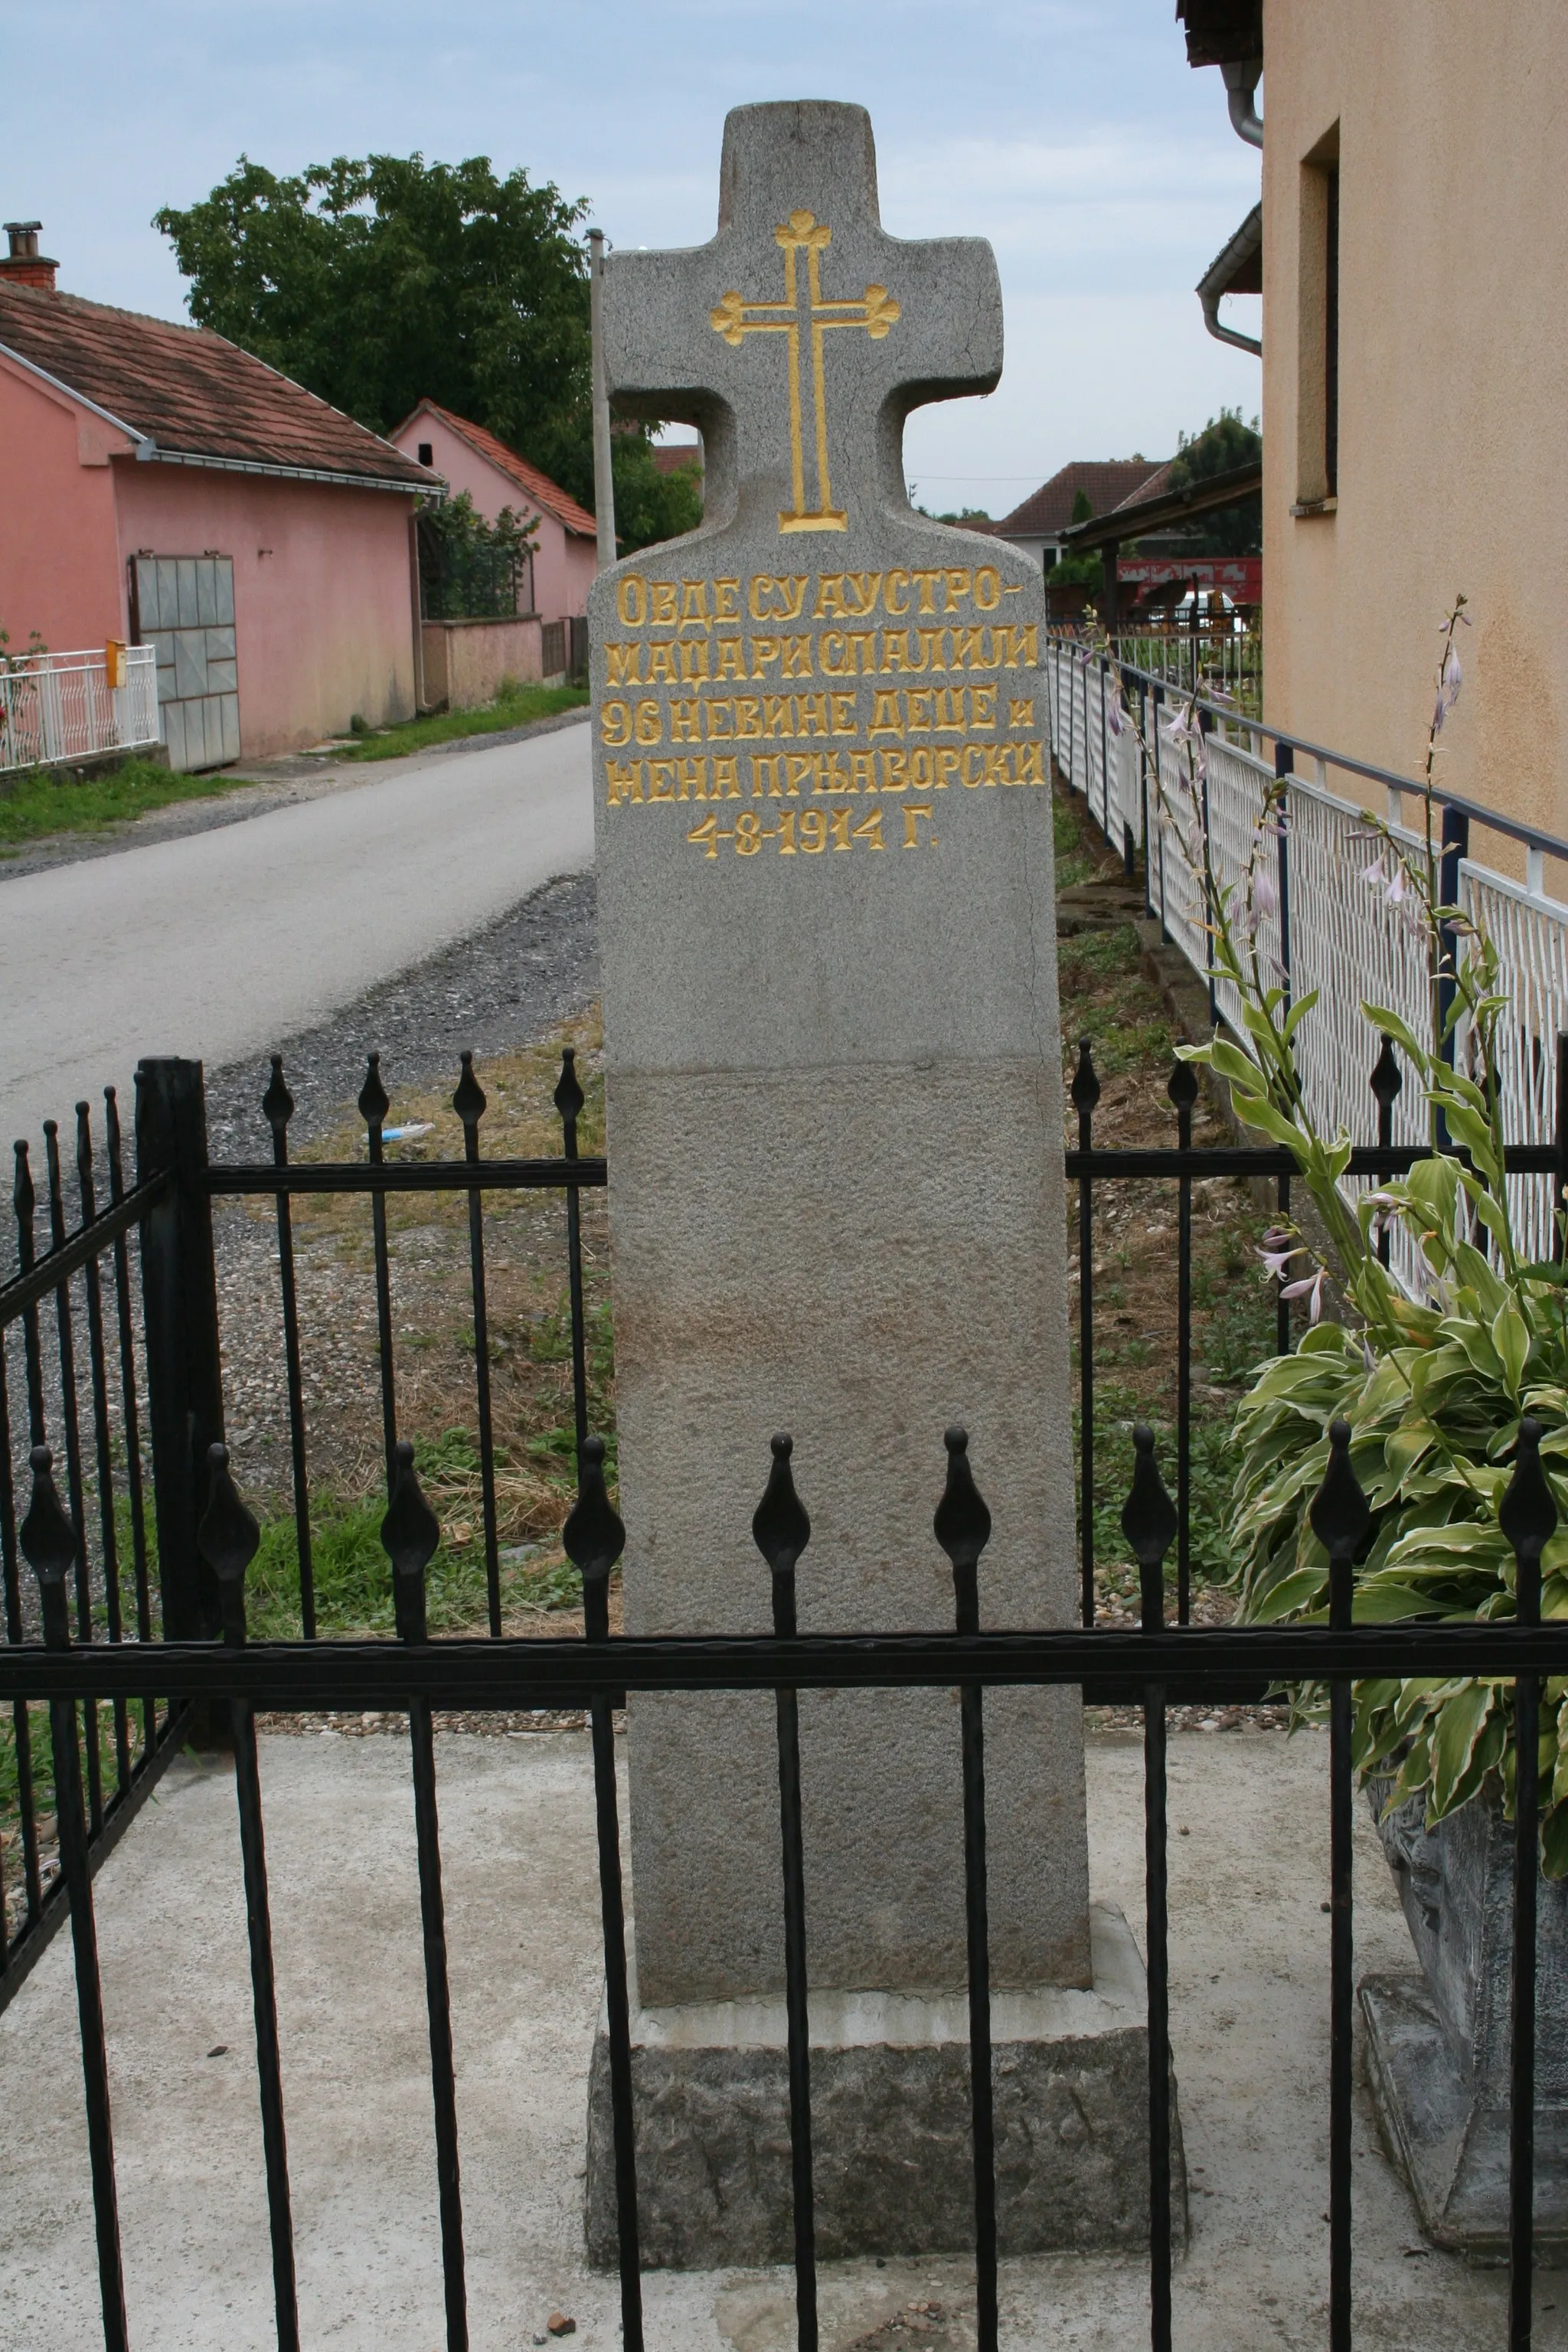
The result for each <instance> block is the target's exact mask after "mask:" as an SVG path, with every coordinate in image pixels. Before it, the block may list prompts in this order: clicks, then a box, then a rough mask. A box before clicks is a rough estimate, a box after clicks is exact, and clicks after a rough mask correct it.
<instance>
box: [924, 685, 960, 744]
mask: <svg viewBox="0 0 1568 2352" xmlns="http://www.w3.org/2000/svg"><path fill="white" fill-rule="evenodd" d="M932 699H933V700H934V701H935V704H936V731H937V733H938V734H939V735H967V733H968V732H969V730H968V728H967V727H966V726H965V724H964V719H963V687H961V686H939V687H938V688H936V690H935V693H934V695H933V697H932Z"/></svg>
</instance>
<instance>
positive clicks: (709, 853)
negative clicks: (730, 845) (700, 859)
mask: <svg viewBox="0 0 1568 2352" xmlns="http://www.w3.org/2000/svg"><path fill="white" fill-rule="evenodd" d="M686 838H687V840H688V841H694V842H695V843H696V844H697V845H698V847H699V848H700V850H701V852H702V855H703V856H704V857H717V856H718V855H719V820H718V818H717V817H713V816H705V817H704V818H703V820H702V822H701V824H694V825H693V826H692V828H691V830H690V832H689V834H688V835H687V836H686Z"/></svg>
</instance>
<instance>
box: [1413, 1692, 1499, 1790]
mask: <svg viewBox="0 0 1568 2352" xmlns="http://www.w3.org/2000/svg"><path fill="white" fill-rule="evenodd" d="M1495 1696H1496V1694H1495V1692H1494V1690H1493V1688H1492V1686H1491V1685H1490V1684H1489V1683H1479V1682H1472V1683H1467V1684H1466V1685H1465V1686H1464V1688H1463V1689H1461V1690H1459V1691H1457V1692H1456V1693H1455V1695H1454V1696H1453V1697H1452V1698H1451V1699H1450V1700H1449V1701H1448V1703H1447V1706H1445V1707H1444V1709H1443V1711H1442V1714H1441V1715H1440V1716H1439V1717H1438V1718H1437V1727H1436V1731H1435V1732H1434V1733H1433V1735H1432V1797H1431V1803H1430V1807H1429V1809H1428V1810H1429V1817H1430V1818H1431V1819H1432V1820H1435V1821H1441V1820H1442V1818H1443V1816H1444V1814H1445V1813H1446V1812H1448V1811H1452V1809H1453V1806H1454V1804H1455V1802H1456V1801H1457V1798H1456V1792H1457V1791H1458V1789H1459V1788H1460V1786H1461V1784H1462V1782H1463V1780H1464V1778H1465V1775H1466V1773H1467V1772H1468V1767H1469V1762H1470V1758H1471V1755H1472V1753H1473V1752H1474V1749H1475V1746H1476V1742H1477V1741H1478V1740H1479V1738H1480V1736H1481V1733H1482V1732H1483V1730H1484V1729H1485V1728H1486V1723H1487V1717H1488V1716H1489V1714H1490V1713H1491V1708H1492V1702H1493V1699H1494V1697H1495Z"/></svg>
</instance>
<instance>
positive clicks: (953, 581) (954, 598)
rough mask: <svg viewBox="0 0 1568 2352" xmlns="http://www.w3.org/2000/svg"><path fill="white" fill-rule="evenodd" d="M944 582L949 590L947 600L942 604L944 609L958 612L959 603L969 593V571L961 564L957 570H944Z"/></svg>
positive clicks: (949, 611)
mask: <svg viewBox="0 0 1568 2352" xmlns="http://www.w3.org/2000/svg"><path fill="white" fill-rule="evenodd" d="M942 582H943V585H944V586H945V588H946V590H947V602H946V604H944V605H943V606H942V610H943V612H944V613H956V612H957V610H958V607H959V604H961V602H962V601H963V598H964V597H965V596H967V595H968V593H969V583H970V574H969V572H968V570H967V569H966V568H965V567H964V566H963V565H960V566H959V568H958V569H957V570H956V571H953V572H944V573H943V575H942Z"/></svg>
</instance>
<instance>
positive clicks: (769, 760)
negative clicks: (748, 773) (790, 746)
mask: <svg viewBox="0 0 1568 2352" xmlns="http://www.w3.org/2000/svg"><path fill="white" fill-rule="evenodd" d="M784 757H785V755H784V752H783V751H754V752H753V753H752V799H753V800H754V801H760V800H761V799H762V797H763V785H764V784H765V785H766V786H767V789H768V792H769V793H770V794H771V795H772V797H773V799H774V800H775V801H776V800H778V799H779V798H781V796H782V795H783V793H784V786H783V785H782V784H781V783H780V782H779V770H780V769H781V768H782V767H783V765H784Z"/></svg>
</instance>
